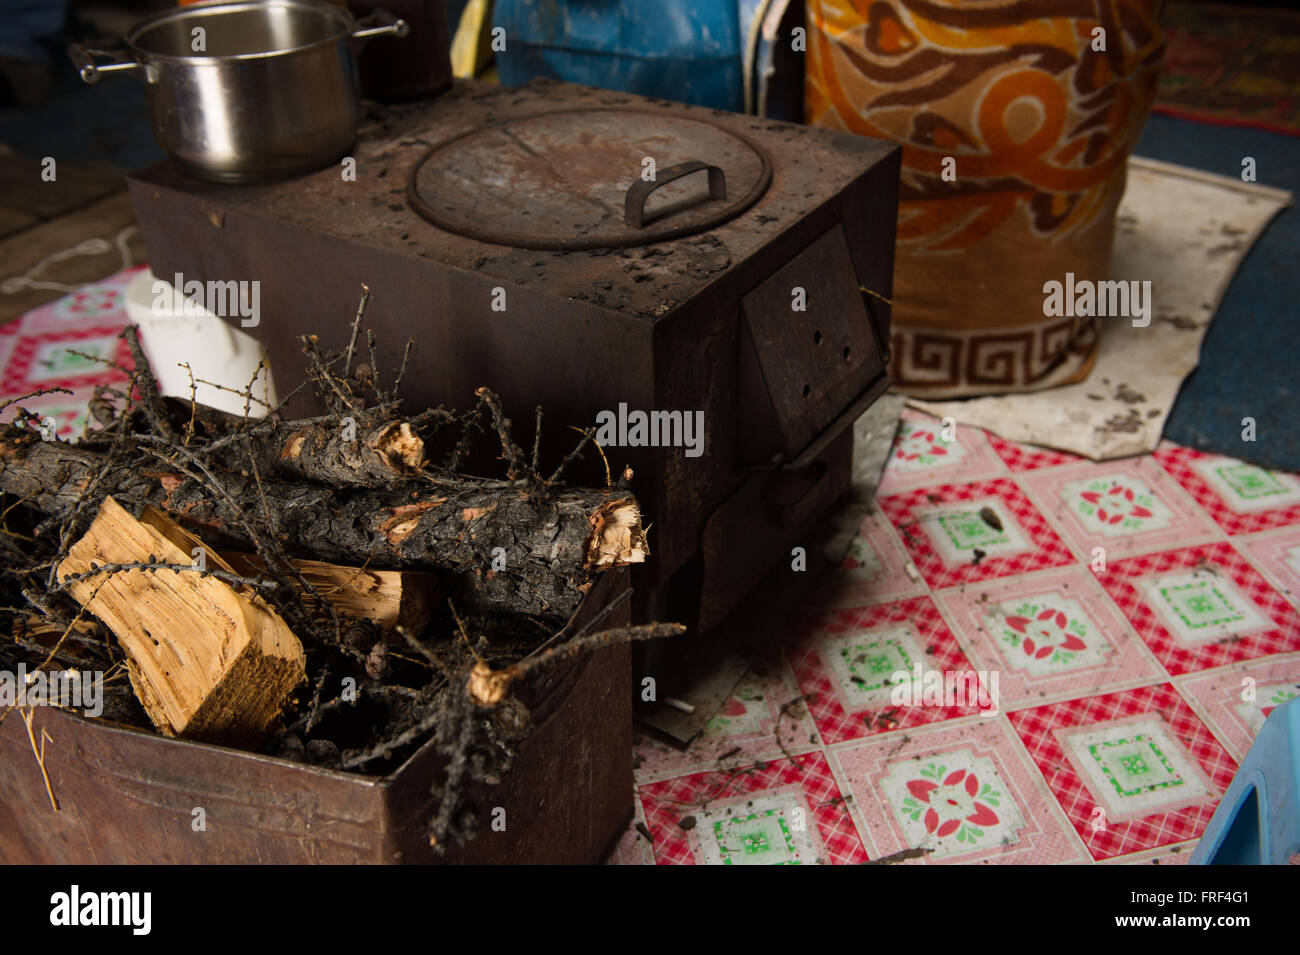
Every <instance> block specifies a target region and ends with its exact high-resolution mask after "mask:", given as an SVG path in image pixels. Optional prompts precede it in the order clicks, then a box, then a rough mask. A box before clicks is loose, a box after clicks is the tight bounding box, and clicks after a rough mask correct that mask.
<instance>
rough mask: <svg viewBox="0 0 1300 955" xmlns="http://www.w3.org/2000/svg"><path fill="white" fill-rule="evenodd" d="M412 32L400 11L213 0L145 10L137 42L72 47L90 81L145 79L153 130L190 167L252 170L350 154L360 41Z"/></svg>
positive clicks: (255, 173) (243, 178) (269, 174)
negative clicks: (114, 47)
mask: <svg viewBox="0 0 1300 955" xmlns="http://www.w3.org/2000/svg"><path fill="white" fill-rule="evenodd" d="M407 32H408V28H407V25H406V22H405V21H403V20H398V19H396V18H395V17H393V16H392V15H391V14H386V13H383V12H377V13H375V14H372V15H371V16H370V17H367V18H366V19H365V20H363V21H360V22H357V21H354V20H353V18H352V15H351V14H349V13H348V11H347V10H345V9H344V8H342V7H338V6H335V5H333V4H331V3H326V2H324V0H235V2H228V0H210V2H207V3H198V4H194V5H193V6H187V7H179V8H177V9H175V10H168V11H166V12H165V13H161V14H158V15H156V16H153V17H150V18H149V19H147V20H143V21H141V22H140V23H138V24H136V25H135V26H134V27H132V28H131V30H130V31H129V32H128V33H127V34H126V37H125V41H126V46H127V49H126V50H123V51H115V52H105V51H102V50H87V49H86V48H84V47H82V46H80V45H74V46H72V47H69V48H68V55H69V56H71V57H72V61H73V63H74V64H76V66H77V68H78V69H79V70H80V72H81V78H82V79H83V80H84V81H85V82H87V83H97V82H99V78H100V76H102V75H103V74H105V73H118V72H121V73H129V74H131V75H132V76H135V77H136V78H137V79H139V80H141V81H142V82H143V83H144V84H145V86H146V89H147V90H148V97H149V111H150V114H151V116H152V119H153V129H154V135H156V136H157V137H158V142H159V144H160V145H161V146H162V147H163V149H164V150H166V151H167V154H168V156H169V157H170V158H171V159H172V161H173V162H175V163H176V164H177V165H179V166H180V167H181V168H182V169H183V170H185V171H186V172H187V173H189V174H190V175H193V176H197V177H199V178H201V179H210V180H215V181H218V182H248V181H252V180H259V179H271V178H276V177H280V176H289V175H294V174H296V173H303V172H307V171H310V170H313V169H319V168H320V167H322V166H325V165H327V164H329V163H330V162H333V161H335V160H337V159H339V158H340V157H341V156H343V155H344V154H345V153H346V152H347V150H348V148H349V147H350V146H351V145H352V142H353V140H354V139H355V138H356V132H357V122H358V120H359V117H360V111H359V109H358V106H357V82H356V65H355V62H354V60H353V50H352V46H351V44H352V41H353V40H359V39H364V38H366V37H371V36H381V35H386V34H387V35H393V36H399V37H401V36H406V34H407Z"/></svg>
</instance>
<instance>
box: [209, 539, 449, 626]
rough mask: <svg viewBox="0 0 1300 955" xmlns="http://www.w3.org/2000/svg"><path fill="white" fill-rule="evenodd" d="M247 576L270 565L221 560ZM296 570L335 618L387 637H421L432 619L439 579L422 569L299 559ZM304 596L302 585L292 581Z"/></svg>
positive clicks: (252, 559)
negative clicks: (394, 633) (404, 633)
mask: <svg viewBox="0 0 1300 955" xmlns="http://www.w3.org/2000/svg"><path fill="white" fill-rule="evenodd" d="M221 557H222V559H223V560H225V562H226V563H227V564H229V565H230V566H231V567H233V568H234V569H235V573H237V574H239V575H240V576H242V577H253V576H256V575H257V574H259V573H262V572H263V571H265V570H266V561H264V560H262V558H261V557H258V556H257V555H256V554H243V553H239V552H238V551H226V552H224V553H223V554H222V555H221ZM292 563H293V566H294V567H295V568H296V569H297V570H298V573H300V574H301V575H302V577H303V579H304V580H306V581H307V583H308V584H310V585H311V587H312V589H313V590H315V591H316V593H317V594H319V595H320V596H321V598H322V599H324V600H325V602H326V603H328V604H329V605H330V606H331V607H333V608H334V611H335V613H338V614H340V615H342V616H345V617H353V618H355V619H358V620H369V621H372V622H373V623H375V624H377V625H378V626H379V629H380V630H383V631H384V632H385V633H387V632H388V631H390V630H394V629H396V628H397V627H404V628H405V629H407V630H409V631H410V632H411V633H420V632H422V631H423V630H424V628H425V627H426V626H427V625H428V623H429V620H430V618H431V616H432V604H433V599H434V595H435V594H436V593H437V578H436V577H435V576H434V575H433V574H430V573H425V572H423V571H418V570H374V569H371V568H369V567H343V566H340V565H339V564H328V563H326V562H325V561H322V560H295V561H293V562H292ZM292 583H293V584H294V586H295V587H297V588H298V592H299V593H300V594H302V593H304V591H303V590H302V585H301V584H300V583H299V582H298V581H297V580H293V581H292Z"/></svg>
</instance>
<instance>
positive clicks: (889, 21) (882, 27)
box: [805, 0, 1164, 398]
mask: <svg viewBox="0 0 1300 955" xmlns="http://www.w3.org/2000/svg"><path fill="white" fill-rule="evenodd" d="M1160 5H1161V4H1160V2H1159V0H874V2H873V0H807V8H808V18H807V24H808V27H807V29H808V37H807V46H808V69H807V80H806V87H805V100H806V113H807V117H808V121H809V122H810V123H813V124H815V125H821V126H828V127H832V128H836V129H843V130H847V131H849V132H853V133H858V134H861V135H864V136H878V137H883V138H886V139H892V140H895V141H896V142H899V143H902V144H903V147H904V149H903V172H902V183H901V190H902V191H901V196H900V206H899V215H898V248H897V261H896V265H895V271H894V295H893V298H894V308H893V327H894V332H893V340H892V343H891V345H892V351H893V366H892V372H893V375H894V377H895V379H896V381H897V382H898V386H899V387H900V388H901V389H902V390H904V391H906V392H908V393H909V394H913V395H917V396H923V397H934V398H938V397H955V396H961V395H976V394H993V393H999V392H1009V391H1027V390H1034V389H1038V388H1046V387H1051V386H1054V385H1059V384H1065V383H1067V382H1073V381H1079V380H1082V379H1083V378H1085V377H1086V376H1087V374H1088V372H1089V371H1090V370H1091V368H1092V364H1093V361H1094V360H1095V357H1096V348H1097V333H1098V325H1097V323H1098V322H1099V321H1108V320H1113V319H1098V318H1095V317H1091V316H1087V317H1064V316H1060V315H1049V314H1046V312H1049V311H1054V310H1053V309H1045V308H1044V302H1045V299H1046V297H1047V296H1046V294H1045V292H1044V285H1045V284H1046V283H1048V282H1052V281H1055V282H1059V283H1065V282H1066V273H1067V272H1071V273H1074V279H1075V280H1076V281H1078V280H1091V281H1104V280H1106V279H1107V278H1108V275H1107V272H1108V267H1109V259H1110V252H1111V244H1112V241H1113V239H1114V233H1115V216H1116V212H1117V210H1118V207H1119V202H1120V198H1121V196H1122V195H1123V192H1124V181H1125V164H1126V160H1127V158H1128V156H1129V154H1130V153H1131V152H1132V150H1133V147H1134V145H1135V143H1136V142H1137V138H1138V136H1139V134H1140V133H1141V131H1142V126H1143V124H1144V123H1145V122H1146V117H1147V114H1148V113H1149V111H1150V107H1151V102H1152V99H1153V97H1154V95H1155V90H1156V81H1157V78H1158V73H1159V67H1160V60H1161V57H1162V56H1163V53H1164V38H1163V35H1162V34H1161V31H1160V27H1159V23H1158V20H1157V16H1158V13H1159V8H1160Z"/></svg>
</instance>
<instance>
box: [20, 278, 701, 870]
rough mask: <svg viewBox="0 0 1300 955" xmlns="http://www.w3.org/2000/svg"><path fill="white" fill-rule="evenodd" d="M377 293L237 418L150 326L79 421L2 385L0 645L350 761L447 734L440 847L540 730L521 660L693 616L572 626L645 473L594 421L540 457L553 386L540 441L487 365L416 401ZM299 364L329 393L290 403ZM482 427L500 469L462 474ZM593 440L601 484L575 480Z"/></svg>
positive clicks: (111, 705)
mask: <svg viewBox="0 0 1300 955" xmlns="http://www.w3.org/2000/svg"><path fill="white" fill-rule="evenodd" d="M367 297H368V292H366V291H365V290H363V297H362V307H361V308H360V309H359V310H358V312H357V315H356V319H355V321H354V322H353V324H352V327H351V336H350V340H349V341H348V342H347V345H346V348H345V349H343V350H341V351H329V350H326V349H325V348H324V347H323V346H322V345H321V343H320V342H319V341H318V340H317V338H316V336H308V337H305V338H304V339H303V350H304V354H305V355H306V359H307V374H306V376H305V380H304V381H303V383H302V384H301V385H300V386H299V388H297V389H295V390H294V391H293V392H291V393H290V394H289V395H288V396H287V397H286V398H285V399H284V401H283V402H281V403H280V405H278V406H277V407H276V408H271V409H267V410H268V412H269V413H268V414H266V415H265V416H260V417H259V416H256V415H255V414H254V409H255V407H256V401H257V399H256V398H254V397H253V395H254V391H253V383H252V382H250V383H249V385H248V387H247V388H245V389H244V390H243V391H242V392H241V394H242V395H243V396H244V407H245V414H244V415H242V416H239V415H229V414H226V413H223V412H218V411H215V410H213V409H211V408H207V407H205V406H202V405H199V404H197V403H196V402H195V401H194V400H193V398H192V397H191V400H188V401H181V400H177V399H172V398H163V397H162V396H161V395H160V394H159V391H158V387H157V384H156V382H155V381H154V379H153V376H152V375H151V373H150V371H149V366H148V362H147V361H146V360H145V358H144V355H143V353H142V350H141V348H140V345H139V342H138V339H137V337H136V332H135V329H134V328H127V329H126V330H125V331H124V332H123V335H124V337H125V339H126V342H127V344H128V346H129V348H130V351H131V354H132V356H133V359H134V368H133V369H124V370H125V371H126V372H127V373H128V374H129V375H130V381H129V383H128V384H127V386H126V387H124V388H122V389H121V390H115V389H111V388H107V387H101V388H99V389H98V390H97V393H96V397H95V399H94V400H93V401H92V403H91V408H90V415H91V424H90V426H88V428H87V430H86V433H85V435H84V436H83V437H82V439H81V440H80V441H78V442H77V443H75V444H69V443H66V442H61V441H58V440H54V439H53V435H51V434H50V433H49V430H48V428H42V426H41V423H40V421H39V419H38V418H37V417H36V416H35V415H32V414H31V413H29V412H27V411H25V410H24V409H23V408H22V407H21V404H20V402H21V401H22V400H25V399H16V400H14V401H10V402H6V403H4V404H0V413H4V412H5V411H6V410H7V409H9V408H10V407H11V406H12V407H13V408H14V410H15V411H16V414H12V413H10V414H5V415H4V416H5V417H10V416H11V414H12V418H13V420H12V421H9V422H8V423H4V424H0V669H7V670H10V671H17V668H18V667H19V666H20V665H21V666H23V667H25V668H26V671H27V672H35V671H36V670H37V669H38V668H39V669H43V670H45V671H47V672H53V671H74V672H77V673H80V674H81V675H82V679H90V678H91V677H90V674H93V673H98V674H101V675H102V678H103V688H104V689H103V701H102V703H103V712H102V718H104V719H108V720H112V721H115V722H119V723H124V724H128V725H132V726H136V727H139V728H145V729H151V730H153V731H156V732H158V733H161V734H164V735H167V736H175V737H180V738H186V739H196V740H205V741H210V742H218V743H222V744H226V745H232V746H239V747H241V748H245V749H250V750H255V751H258V752H263V753H268V754H271V755H275V756H279V757H283V758H287V759H292V760H298V761H304V762H310V763H313V764H317V765H321V766H326V767H330V768H334V769H340V770H345V771H349V772H358V773H366V774H375V775H380V774H384V773H387V772H389V771H391V770H392V769H394V768H395V767H396V766H398V765H400V764H401V762H402V761H403V760H404V759H405V758H406V757H408V756H409V755H410V754H411V753H413V752H414V751H415V749H417V748H418V747H419V746H421V745H422V744H424V743H425V742H426V741H428V740H429V739H431V738H432V739H434V740H435V741H436V743H435V744H436V746H437V748H438V749H439V750H440V751H441V752H442V753H444V754H445V756H446V757H447V759H448V763H447V772H446V777H445V779H443V780H441V781H440V782H439V783H436V784H435V786H436V787H439V792H438V793H436V795H439V797H440V801H439V804H438V805H439V809H438V811H437V812H436V814H435V817H434V819H433V821H432V824H431V832H430V839H431V841H432V842H433V844H434V845H435V846H439V847H441V846H444V845H446V844H447V842H448V840H449V839H454V840H457V841H462V840H464V839H466V838H469V837H472V836H473V835H474V830H475V826H476V822H475V820H476V818H477V816H476V814H475V813H473V812H471V811H470V809H469V807H467V806H464V805H462V804H461V800H460V797H459V791H460V787H461V785H462V784H463V783H464V782H466V781H469V780H475V781H488V782H491V781H494V780H495V779H499V778H500V776H501V774H502V773H504V772H505V771H506V770H508V768H509V765H510V760H511V757H512V755H513V754H514V752H515V751H516V749H517V747H518V744H519V743H520V742H521V741H522V739H523V738H524V737H525V736H526V735H527V733H528V731H529V725H528V710H527V707H525V706H524V705H522V704H521V703H520V702H519V701H518V699H517V698H516V697H515V695H514V694H513V693H512V689H513V688H514V687H515V686H516V681H517V680H520V679H521V678H524V677H530V676H532V675H534V674H535V673H537V672H538V671H540V670H542V669H543V668H545V667H547V666H549V665H553V664H554V663H555V662H556V661H558V660H561V659H564V658H568V657H572V656H574V655H577V654H581V653H585V652H588V651H590V650H592V649H594V648H596V647H599V646H603V645H606V644H608V643H611V642H617V641H626V640H637V639H650V638H655V637H661V636H669V635H672V634H676V633H679V632H681V630H682V628H681V627H678V626H676V625H672V624H649V625H645V626H638V627H630V628H622V629H618V630H599V627H597V626H590V627H589V628H588V629H589V630H590V631H593V632H588V633H578V634H576V635H572V636H571V637H570V638H569V639H567V640H565V641H560V640H558V639H557V635H558V634H559V632H560V631H561V630H562V629H563V628H564V626H565V624H566V622H567V621H568V620H569V619H570V618H571V617H572V615H573V614H574V611H575V610H576V609H577V607H578V605H579V603H580V602H581V600H582V599H583V597H584V595H585V594H586V593H587V591H588V589H589V588H590V587H591V585H592V583H593V582H594V580H595V579H596V577H597V576H598V575H599V574H601V573H604V572H607V571H610V570H612V569H614V568H618V567H623V566H626V565H629V564H634V563H638V562H640V561H643V560H644V559H645V557H646V555H647V553H648V546H647V542H646V536H645V530H644V528H643V527H642V522H641V514H640V510H639V508H638V506H637V502H636V500H635V498H634V497H633V496H632V495H631V494H630V493H629V492H628V491H627V489H626V482H627V479H628V478H629V477H630V472H624V473H623V474H620V475H618V480H614V479H613V478H612V476H610V473H609V467H608V463H607V462H604V453H603V451H601V450H600V449H599V447H598V446H597V445H595V443H594V440H593V433H594V432H593V431H592V430H587V431H585V432H583V434H582V437H581V439H580V440H578V439H577V438H576V437H575V441H574V444H573V447H572V448H570V449H568V450H567V451H566V452H565V453H564V454H563V456H562V458H560V460H558V462H552V463H553V464H554V467H553V468H552V469H550V470H549V471H547V470H546V469H544V468H543V466H542V459H543V456H544V455H543V450H544V449H543V448H542V447H541V440H540V439H541V427H542V409H540V408H538V409H536V412H535V420H534V434H533V436H532V441H531V448H530V449H529V451H528V452H525V451H524V450H523V448H522V447H521V446H520V444H518V443H517V442H516V440H515V438H514V433H513V427H512V422H511V421H510V419H509V418H507V416H506V414H505V410H504V409H503V408H502V406H501V402H500V401H499V399H498V398H497V397H496V396H495V395H494V394H493V393H492V392H491V391H489V390H488V389H486V388H480V389H479V390H478V392H477V394H476V395H475V396H474V398H475V403H474V404H473V405H472V407H470V409H469V410H468V411H463V412H457V411H452V410H447V409H445V408H441V407H439V408H435V409H431V410H428V411H422V412H419V413H416V414H412V415H405V414H403V411H402V403H401V401H400V399H399V397H398V392H399V388H400V384H401V380H402V376H403V374H404V372H405V370H406V368H407V365H408V363H409V359H410V356H411V353H412V343H411V342H408V343H407V344H406V350H405V353H404V355H403V358H402V361H401V367H400V368H399V369H397V371H396V374H395V375H394V376H393V378H392V383H391V385H389V386H387V387H386V386H385V385H384V384H383V383H382V381H381V372H380V369H379V367H378V363H377V360H376V356H375V347H374V346H375V342H374V340H373V337H372V336H371V335H370V334H369V333H367V335H366V337H365V341H364V343H363V342H362V338H361V328H362V320H363V316H364V310H365V303H366V298H367ZM363 347H364V350H365V352H366V354H365V355H363V354H362V351H363ZM197 384H199V383H198V382H196V385H197ZM203 384H210V383H203ZM304 388H311V389H314V390H315V392H316V394H317V395H318V396H319V397H320V399H321V400H322V402H323V404H324V406H325V408H326V413H325V414H323V415H320V416H318V417H313V418H309V419H304V420H287V419H286V418H285V417H284V415H283V413H282V409H283V407H284V404H285V402H288V401H289V400H291V399H292V398H293V397H294V396H296V395H297V394H298V393H299V392H300V391H301V390H302V389H304ZM29 397H30V396H29ZM575 430H580V429H575ZM485 444H491V445H494V446H495V450H497V452H498V454H497V457H498V459H499V461H500V462H501V466H500V468H499V470H501V471H503V473H501V474H499V475H497V476H484V475H481V474H475V475H472V474H469V473H466V472H467V464H468V462H469V461H470V460H471V457H472V456H473V455H474V454H476V453H478V452H479V451H480V450H481V449H482V448H483V447H484V446H485ZM593 450H595V451H598V452H599V458H600V460H601V462H602V464H603V467H604V471H605V474H606V480H605V486H604V487H573V486H569V485H566V484H565V483H563V479H564V475H565V473H566V471H567V470H568V469H570V467H571V466H572V465H573V464H574V462H575V461H577V460H578V459H580V458H582V457H583V456H584V455H586V456H588V458H589V459H590V458H591V457H592V456H591V454H590V452H592V451H593ZM598 619H599V618H598ZM595 631H598V632H595ZM4 635H7V637H6V636H4ZM6 713H7V710H3V709H0V719H2V718H4V715H5V714H6Z"/></svg>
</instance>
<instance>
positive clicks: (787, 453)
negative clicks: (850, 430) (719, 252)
mask: <svg viewBox="0 0 1300 955" xmlns="http://www.w3.org/2000/svg"><path fill="white" fill-rule="evenodd" d="M741 313H742V319H743V321H742V323H741V325H742V331H741V336H740V337H741V342H740V349H741V355H740V406H739V407H740V415H741V418H742V421H743V424H742V427H741V431H740V439H739V440H740V448H739V453H740V460H741V461H742V462H744V464H746V465H748V466H751V467H763V466H770V465H772V464H774V463H779V464H788V463H789V462H792V461H795V460H797V459H799V458H801V457H811V456H812V455H815V454H816V451H817V449H816V448H811V449H810V446H811V445H813V444H814V443H816V442H818V439H819V437H820V438H825V437H826V435H827V432H828V430H832V431H833V430H837V429H838V428H839V426H840V424H841V423H840V421H839V419H840V418H842V417H845V416H846V411H848V412H852V411H854V410H855V409H856V411H857V412H858V413H860V412H861V411H863V410H865V409H866V406H867V405H868V404H870V403H871V401H873V400H874V399H875V397H876V395H878V394H879V393H880V392H882V391H883V390H884V387H881V383H882V382H885V385H886V386H887V380H886V379H885V349H884V347H883V343H882V342H881V341H880V339H879V338H878V337H877V332H876V327H875V325H874V323H873V322H872V321H871V316H870V315H869V314H868V311H867V306H866V303H865V302H864V301H863V295H862V290H861V288H860V286H859V283H858V278H857V273H856V272H855V271H854V268H853V259H852V257H851V256H850V254H849V246H848V242H847V240H846V239H845V237H844V230H843V228H842V227H841V226H839V225H836V226H835V227H834V228H832V229H830V230H829V231H827V232H826V233H824V234H823V235H822V236H821V237H820V238H818V239H817V240H815V241H814V242H813V243H812V244H811V245H810V246H808V247H807V248H806V249H804V250H803V252H801V253H800V254H799V255H797V256H796V257H795V258H794V259H792V260H791V261H790V262H789V263H787V264H786V265H785V266H784V267H782V268H781V269H780V270H779V271H777V272H776V273H775V274H774V275H772V277H771V278H769V279H768V280H767V281H765V282H764V283H763V284H762V285H760V286H758V287H757V288H756V289H754V290H753V291H752V292H750V293H749V294H748V295H746V296H745V297H744V299H743V300H742V302H741ZM856 417H857V414H856V413H854V414H852V416H851V418H850V421H849V423H850V424H851V423H852V419H853V418H856ZM833 426H834V427H833ZM821 443H822V444H823V445H824V443H825V440H822V441H821Z"/></svg>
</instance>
